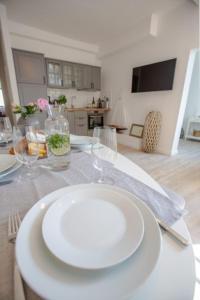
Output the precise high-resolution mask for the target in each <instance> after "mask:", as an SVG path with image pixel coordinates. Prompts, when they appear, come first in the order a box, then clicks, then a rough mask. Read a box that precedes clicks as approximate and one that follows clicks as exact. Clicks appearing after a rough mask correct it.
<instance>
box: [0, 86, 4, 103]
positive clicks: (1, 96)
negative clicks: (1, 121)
mask: <svg viewBox="0 0 200 300" xmlns="http://www.w3.org/2000/svg"><path fill="white" fill-rule="evenodd" d="M0 106H4V99H3V91H2V86H1V81H0Z"/></svg>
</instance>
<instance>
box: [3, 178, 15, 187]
mask: <svg viewBox="0 0 200 300" xmlns="http://www.w3.org/2000/svg"><path fill="white" fill-rule="evenodd" d="M11 182H13V180H11V179H9V180H8V179H7V180H2V181H0V186H1V185H6V184H9V183H11Z"/></svg>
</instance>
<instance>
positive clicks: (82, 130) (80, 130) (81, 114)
mask: <svg viewBox="0 0 200 300" xmlns="http://www.w3.org/2000/svg"><path fill="white" fill-rule="evenodd" d="M74 125H75V132H76V134H77V135H87V133H88V121H87V112H85V111H75V112H74Z"/></svg>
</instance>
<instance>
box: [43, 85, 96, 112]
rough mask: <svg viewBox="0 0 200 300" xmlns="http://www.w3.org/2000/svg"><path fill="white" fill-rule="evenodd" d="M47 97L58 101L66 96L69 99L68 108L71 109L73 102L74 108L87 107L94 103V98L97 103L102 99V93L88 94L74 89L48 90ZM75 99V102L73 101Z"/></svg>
mask: <svg viewBox="0 0 200 300" xmlns="http://www.w3.org/2000/svg"><path fill="white" fill-rule="evenodd" d="M47 95H48V96H50V97H51V100H53V99H57V98H58V97H59V96H60V95H65V96H66V98H67V106H68V107H69V108H70V107H71V104H72V101H73V105H74V107H85V106H87V105H88V104H89V103H92V99H93V97H94V99H95V102H96V101H97V100H98V98H99V97H100V92H99V91H97V92H87V91H77V90H73V89H53V88H47ZM72 97H73V100H72Z"/></svg>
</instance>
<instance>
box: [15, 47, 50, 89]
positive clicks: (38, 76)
mask: <svg viewBox="0 0 200 300" xmlns="http://www.w3.org/2000/svg"><path fill="white" fill-rule="evenodd" d="M13 58H14V65H15V72H16V79H17V82H18V83H28V84H39V85H46V72H45V61H44V56H43V55H42V54H39V53H33V52H28V51H22V50H16V49H13Z"/></svg>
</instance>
